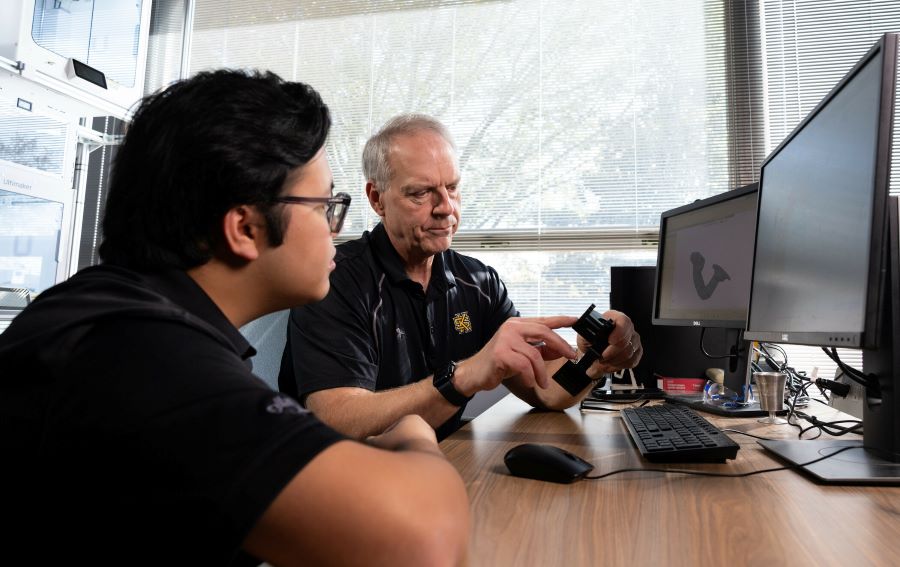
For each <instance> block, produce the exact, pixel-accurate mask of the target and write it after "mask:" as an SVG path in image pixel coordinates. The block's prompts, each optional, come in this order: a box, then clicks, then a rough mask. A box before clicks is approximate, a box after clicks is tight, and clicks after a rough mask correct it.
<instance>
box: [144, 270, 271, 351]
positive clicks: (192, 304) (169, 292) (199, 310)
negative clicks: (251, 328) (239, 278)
mask: <svg viewBox="0 0 900 567" xmlns="http://www.w3.org/2000/svg"><path fill="white" fill-rule="evenodd" d="M147 279H148V281H149V282H150V283H151V285H153V287H154V288H155V289H156V290H157V291H158V292H159V293H161V294H162V295H164V296H166V297H167V298H169V299H170V300H171V301H172V302H174V303H176V304H177V305H179V306H180V307H182V308H184V309H185V310H187V311H189V312H190V313H191V314H193V315H194V316H196V317H199V318H200V319H203V320H204V321H206V322H207V323H209V324H210V325H212V326H213V327H215V328H216V329H217V330H219V331H220V332H221V333H222V334H223V335H225V337H226V338H227V339H228V341H229V342H230V343H231V345H232V347H233V348H234V351H235V352H236V353H238V354H239V355H240V357H241V359H243V360H247V359H248V358H250V357H251V356H253V355H255V354H256V349H254V348H253V347H252V346H251V345H250V343H249V342H247V339H245V338H244V335H242V334H241V333H240V331H238V330H237V328H235V326H234V325H232V324H231V321H229V320H228V318H227V317H225V314H224V313H222V310H221V309H219V306H218V305H216V303H215V302H214V301H213V300H212V299H211V298H210V297H209V296H208V295H206V292H205V291H203V288H201V287H200V286H199V285H198V284H197V282H195V281H194V280H193V279H191V277H190V276H189V275H187V273H186V272H183V271H181V270H167V271H164V272H159V273H155V274H152V275H148V276H147Z"/></svg>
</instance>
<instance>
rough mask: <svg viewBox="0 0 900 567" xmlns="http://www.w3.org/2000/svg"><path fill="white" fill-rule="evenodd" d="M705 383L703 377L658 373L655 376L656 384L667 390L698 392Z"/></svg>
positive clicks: (688, 392) (686, 392)
mask: <svg viewBox="0 0 900 567" xmlns="http://www.w3.org/2000/svg"><path fill="white" fill-rule="evenodd" d="M705 385H706V380H705V379H703V378H669V377H668V376H659V375H657V377H656V386H657V387H658V388H660V389H661V390H665V391H667V392H680V393H685V394H690V393H700V392H702V391H703V387H704V386H705Z"/></svg>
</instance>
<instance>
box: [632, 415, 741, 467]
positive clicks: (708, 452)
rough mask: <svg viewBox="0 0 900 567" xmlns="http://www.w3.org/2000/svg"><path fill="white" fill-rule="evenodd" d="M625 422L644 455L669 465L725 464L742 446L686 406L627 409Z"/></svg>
mask: <svg viewBox="0 0 900 567" xmlns="http://www.w3.org/2000/svg"><path fill="white" fill-rule="evenodd" d="M620 413H621V415H622V420H623V421H624V422H625V427H627V428H628V433H630V434H631V439H632V440H633V441H634V444H635V445H637V448H638V450H639V451H640V452H641V455H642V456H643V457H644V458H645V459H647V460H648V461H654V462H666V463H689V462H724V461H725V460H726V459H733V458H735V457H736V456H737V452H738V449H740V446H739V445H738V444H737V443H735V442H734V441H732V440H731V439H729V438H728V436H727V435H725V434H724V433H722V431H720V430H719V428H718V427H716V426H715V425H713V424H711V423H710V422H708V421H706V420H705V419H703V418H702V417H700V416H699V415H698V414H697V412H695V411H694V410H692V409H690V408H688V407H685V406H676V405H670V404H660V405H653V406H646V407H641V408H626V409H623V410H622V411H621V412H620Z"/></svg>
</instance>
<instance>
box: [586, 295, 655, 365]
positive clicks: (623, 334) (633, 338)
mask: <svg viewBox="0 0 900 567" xmlns="http://www.w3.org/2000/svg"><path fill="white" fill-rule="evenodd" d="M603 318H604V319H611V320H612V321H614V322H615V324H616V326H615V328H613V331H612V333H610V334H609V346H608V347H606V348H605V349H604V350H603V353H602V355H603V357H602V358H601V359H600V360H598V361H597V362H595V363H594V364H593V365H592V366H591V367H590V369H588V376H590V377H591V378H595V379H596V378H600V376H602V375H603V374H607V373H610V372H618V371H619V370H622V369H623V368H634V367H635V366H637V364H638V362H640V361H641V356H643V354H644V347H643V346H642V345H641V336H640V335H638V334H637V332H636V331H635V330H634V324H633V323H632V322H631V319H630V318H629V317H628V315H625V314H624V313H622V312H621V311H612V310H610V311H607V312H606V313H604V314H603ZM589 346H590V345H589V344H588V342H587V341H586V340H584V338H583V337H581V335H579V336H578V351H579V352H582V353H584V352H587V349H588V347H589Z"/></svg>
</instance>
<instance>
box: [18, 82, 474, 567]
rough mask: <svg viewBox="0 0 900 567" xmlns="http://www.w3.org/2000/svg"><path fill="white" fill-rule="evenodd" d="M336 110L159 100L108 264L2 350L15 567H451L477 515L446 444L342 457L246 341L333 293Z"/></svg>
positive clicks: (400, 435) (125, 176) (382, 444)
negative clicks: (272, 321) (329, 155)
mask: <svg viewBox="0 0 900 567" xmlns="http://www.w3.org/2000/svg"><path fill="white" fill-rule="evenodd" d="M330 123H331V122H330V117H329V113H328V109H327V107H326V106H325V104H324V103H323V102H322V100H321V99H320V98H319V96H318V94H317V93H316V92H315V91H313V90H312V89H311V88H310V87H308V86H306V85H304V84H301V83H288V82H283V81H281V80H280V79H279V78H278V77H276V76H275V75H271V74H266V75H259V74H245V73H241V72H226V71H219V72H214V73H201V74H199V75H197V76H195V77H194V78H192V79H190V80H187V81H184V82H181V83H177V84H175V85H173V86H171V87H169V88H168V89H166V90H165V91H163V92H161V93H159V94H156V95H154V96H152V97H150V98H148V99H147V100H146V101H145V102H144V103H143V105H142V106H141V107H140V109H139V110H138V111H137V113H136V114H135V117H134V120H133V122H132V124H131V125H130V127H129V130H128V133H127V136H126V139H125V142H124V144H123V145H122V147H121V148H120V150H119V153H118V155H117V156H116V163H115V167H114V171H113V177H112V182H111V187H110V194H109V199H108V202H107V208H106V211H105V216H104V223H103V227H104V240H103V244H102V246H101V248H100V254H101V257H102V258H103V260H104V264H103V265H101V266H97V267H93V268H88V269H86V270H83V271H81V272H79V273H78V274H76V275H75V276H73V277H72V278H70V279H69V280H68V281H67V282H64V283H62V284H60V285H58V286H56V287H54V288H52V289H49V290H47V291H45V292H44V293H42V294H41V295H40V296H39V297H38V299H37V300H36V301H35V302H34V303H33V304H32V305H31V306H30V307H28V308H27V309H25V310H24V311H23V312H22V313H21V314H20V315H19V317H17V318H16V319H15V320H14V321H13V323H12V325H11V326H10V327H9V329H8V330H7V331H6V332H4V333H3V334H2V335H0V448H2V454H3V465H2V467H0V470H2V473H0V475H2V477H0V487H2V488H0V491H2V494H0V502H2V503H3V505H2V508H3V512H4V515H5V516H6V517H7V520H8V521H7V526H9V525H10V524H12V526H13V528H12V529H9V528H7V529H6V531H5V533H4V536H5V537H4V538H3V539H4V545H3V551H2V554H3V557H4V559H6V560H7V561H9V560H10V559H11V558H15V559H22V562H23V564H24V563H25V562H27V563H29V564H55V563H60V564H62V563H63V562H65V563H74V562H79V563H80V562H87V563H90V564H93V565H96V564H113V563H115V564H127V565H133V564H147V565H180V564H192V565H214V564H220V565H225V564H256V563H259V562H260V561H267V562H268V563H271V564H274V565H292V564H309V565H313V564H315V565H319V564H332V563H333V564H351V563H352V564H366V565H378V564H382V565H404V564H409V565H451V564H454V563H457V562H458V561H459V560H460V559H461V558H462V557H463V555H464V553H465V543H466V538H467V533H468V501H467V498H466V493H465V489H464V487H463V485H462V483H461V480H460V478H459V476H458V475H457V473H456V471H455V470H454V469H453V468H452V467H451V466H450V465H449V464H448V463H447V462H446V460H445V459H444V458H443V456H442V454H441V452H440V450H439V449H438V447H437V445H436V441H435V436H434V433H433V431H432V429H431V428H430V427H429V426H428V425H427V424H426V423H425V422H424V421H422V420H421V419H420V418H418V417H414V416H410V417H404V418H402V419H400V420H399V421H398V422H397V423H396V424H395V426H394V427H393V428H391V429H389V430H388V431H386V432H385V433H384V434H382V435H379V436H377V437H373V438H370V439H369V440H368V441H369V442H368V444H367V445H365V444H361V443H357V442H355V441H350V440H347V439H345V438H344V437H343V436H341V435H340V434H338V433H336V432H335V431H333V430H332V429H330V428H328V427H327V426H325V425H323V424H322V423H321V422H319V421H318V420H317V419H316V418H315V417H314V416H313V415H311V414H310V413H308V412H306V411H305V410H303V409H302V408H301V407H300V406H299V405H298V404H297V403H296V402H295V401H294V400H293V399H291V398H289V397H288V396H286V395H283V394H279V393H276V392H273V391H271V390H270V389H269V388H267V387H266V385H265V384H264V383H263V382H262V381H261V380H259V379H257V378H256V377H254V376H253V375H252V373H251V370H250V363H249V357H250V356H252V355H253V353H254V350H253V348H252V347H251V346H250V345H249V344H247V342H246V341H245V340H244V339H243V337H242V336H241V335H240V333H239V332H238V331H237V328H238V327H240V326H242V325H244V324H245V323H247V322H249V321H251V320H252V319H255V318H257V317H259V316H261V315H263V314H265V313H269V312H271V311H275V310H278V309H284V308H286V307H288V306H290V305H296V304H300V303H306V302H310V301H316V300H319V299H321V298H323V297H324V296H325V295H326V294H327V292H328V289H329V273H330V272H331V270H332V269H333V268H334V262H333V256H334V246H333V244H332V237H333V236H334V235H335V234H336V233H337V232H338V231H339V230H340V227H341V223H342V221H343V217H344V214H345V213H346V209H347V205H348V204H349V197H346V196H343V195H337V196H333V195H332V176H331V171H330V169H329V166H328V162H327V160H326V158H325V154H324V151H323V145H324V142H325V138H326V136H327V133H328V130H329V127H330Z"/></svg>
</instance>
